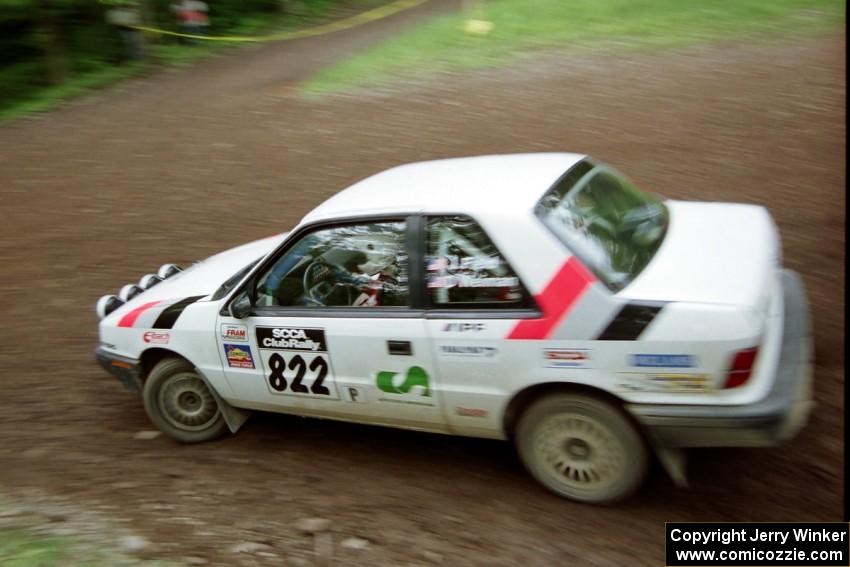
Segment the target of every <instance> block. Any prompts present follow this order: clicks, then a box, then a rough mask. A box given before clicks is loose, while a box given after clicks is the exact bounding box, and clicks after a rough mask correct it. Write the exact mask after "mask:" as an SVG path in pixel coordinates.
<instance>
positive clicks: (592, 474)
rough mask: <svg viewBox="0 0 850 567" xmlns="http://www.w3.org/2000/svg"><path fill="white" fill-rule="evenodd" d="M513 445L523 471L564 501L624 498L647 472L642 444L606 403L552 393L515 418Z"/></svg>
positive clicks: (590, 501) (582, 396) (632, 429)
mask: <svg viewBox="0 0 850 567" xmlns="http://www.w3.org/2000/svg"><path fill="white" fill-rule="evenodd" d="M516 444H517V450H518V451H519V454H520V458H521V459H522V461H523V462H524V463H525V466H526V468H527V469H528V470H529V472H531V474H532V475H533V476H534V477H535V478H536V479H537V480H538V481H539V482H540V483H541V484H543V486H545V487H546V488H548V489H549V490H551V491H552V492H554V493H555V494H558V495H560V496H564V497H566V498H570V499H573V500H578V501H580V502H588V503H609V502H615V501H617V500H622V499H623V498H625V497H627V496H629V495H630V494H631V493H632V492H634V491H635V490H636V489H637V488H638V487H639V486H640V485H641V483H642V482H643V479H644V478H645V476H646V471H647V467H648V462H649V459H648V454H647V450H646V445H645V444H644V442H643V439H642V438H641V436H640V434H639V433H638V432H637V430H636V429H635V427H634V426H633V425H632V424H631V422H629V420H628V419H627V418H626V416H625V415H623V413H622V412H621V411H620V410H619V409H618V408H616V407H614V406H613V405H611V404H609V403H608V402H606V401H604V400H601V399H597V398H595V397H592V396H585V395H579V394H553V395H549V396H545V397H543V398H541V399H539V400H538V401H536V402H534V403H532V404H531V406H529V407H528V409H527V410H526V411H525V412H524V413H523V415H522V416H521V418H520V421H519V424H518V426H517V431H516Z"/></svg>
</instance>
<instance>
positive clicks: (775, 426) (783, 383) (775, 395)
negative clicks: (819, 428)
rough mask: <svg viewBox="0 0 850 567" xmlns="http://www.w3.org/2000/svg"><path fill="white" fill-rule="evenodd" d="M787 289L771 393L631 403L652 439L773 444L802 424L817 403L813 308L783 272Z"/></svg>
mask: <svg viewBox="0 0 850 567" xmlns="http://www.w3.org/2000/svg"><path fill="white" fill-rule="evenodd" d="M782 291H783V299H784V320H783V325H782V347H781V353H780V355H779V364H778V365H777V367H776V374H775V376H774V379H773V387H772V388H771V390H770V392H769V393H768V394H767V395H766V396H765V397H764V398H762V399H761V400H760V401H758V402H755V403H752V404H748V405H742V406H694V405H690V406H686V405H681V406H680V405H649V404H630V405H627V406H626V407H627V409H628V410H629V411H630V412H631V413H632V415H633V416H634V417H635V419H637V421H638V422H639V423H640V424H641V425H643V426H644V428H645V429H646V430H647V432H648V433H649V434H650V436H651V437H652V439H653V441H656V442H658V443H660V444H662V445H663V446H665V447H682V448H684V447H754V446H772V445H778V444H779V443H781V442H783V441H785V440H787V439H790V438H791V437H793V436H794V435H795V434H796V433H797V432H798V431H799V430H800V429H802V427H803V425H805V423H806V420H807V419H808V415H809V412H810V411H811V407H812V405H813V403H812V354H813V352H812V338H811V326H810V321H809V308H808V304H807V302H806V293H805V289H804V288H803V283H802V281H801V279H800V276H798V275H797V274H796V273H794V272H792V271H790V270H784V271H783V272H782Z"/></svg>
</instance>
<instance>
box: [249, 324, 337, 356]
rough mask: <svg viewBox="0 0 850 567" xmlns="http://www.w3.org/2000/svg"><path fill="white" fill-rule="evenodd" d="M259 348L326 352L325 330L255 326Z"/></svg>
mask: <svg viewBox="0 0 850 567" xmlns="http://www.w3.org/2000/svg"><path fill="white" fill-rule="evenodd" d="M257 344H258V345H259V346H260V348H261V349H275V350H296V351H307V352H320V351H321V352H326V351H327V348H326V346H325V332H324V331H323V330H321V329H304V328H299V327H257Z"/></svg>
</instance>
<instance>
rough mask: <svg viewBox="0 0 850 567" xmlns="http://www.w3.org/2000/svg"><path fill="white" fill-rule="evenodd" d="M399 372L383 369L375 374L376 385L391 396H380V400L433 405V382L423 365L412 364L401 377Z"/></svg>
mask: <svg viewBox="0 0 850 567" xmlns="http://www.w3.org/2000/svg"><path fill="white" fill-rule="evenodd" d="M399 376H400V373H399V372H389V371H382V372H378V373H377V374H376V375H375V385H376V386H378V389H379V390H381V391H382V392H384V393H385V394H390V396H389V397H386V396H382V397H380V398H378V401H379V402H394V403H399V404H412V405H418V406H433V405H435V404H434V401H433V398H432V397H431V383H430V379H429V377H428V373H427V372H425V369H424V368H422V367H421V366H412V367H410V368H408V369H407V373H406V374H405V375H404V376H403V377H402V378H401V379H399V378H398V377H399Z"/></svg>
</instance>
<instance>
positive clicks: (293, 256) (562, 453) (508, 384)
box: [96, 153, 812, 502]
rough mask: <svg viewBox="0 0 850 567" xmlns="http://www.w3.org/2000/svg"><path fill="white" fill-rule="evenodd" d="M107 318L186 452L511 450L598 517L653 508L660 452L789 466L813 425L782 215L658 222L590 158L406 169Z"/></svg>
mask: <svg viewBox="0 0 850 567" xmlns="http://www.w3.org/2000/svg"><path fill="white" fill-rule="evenodd" d="M97 312H98V314H99V316H100V317H101V321H100V346H99V347H98V349H97V352H96V356H97V360H98V361H99V362H100V364H101V365H102V366H103V368H105V369H106V370H107V371H109V372H110V373H112V374H114V375H116V376H117V377H118V378H119V379H120V380H121V381H122V382H123V383H124V385H125V386H127V387H128V388H130V389H133V390H138V391H141V392H142V394H143V398H144V405H145V409H146V410H147V413H148V415H149V416H150V419H151V420H152V421H153V423H155V424H156V425H157V426H158V427H159V428H160V429H161V430H162V431H163V432H165V433H167V434H168V435H170V436H171V437H173V438H175V439H177V440H179V441H183V442H198V441H206V440H209V439H213V438H216V437H218V436H220V435H222V434H224V433H226V432H227V431H228V430H230V431H231V432H235V431H236V430H237V429H238V428H239V427H240V426H241V425H242V423H244V421H245V419H247V417H248V415H249V414H250V412H251V410H263V411H272V412H283V413H291V414H297V415H303V416H317V417H323V418H332V419H340V420H346V421H355V422H362V423H370V424H380V425H389V426H395V427H404V428H409V429H417V430H423V431H433V432H441V433H449V434H455V435H468V436H475V437H488V438H497V439H511V440H513V441H514V442H515V443H516V446H517V449H518V452H519V455H520V457H521V459H522V460H523V462H524V463H525V465H526V466H527V468H528V470H529V471H530V472H531V474H532V475H534V477H536V478H537V479H538V480H539V481H540V482H541V483H542V484H543V485H544V486H546V487H547V488H549V489H550V490H552V491H553V492H555V493H557V494H560V495H562V496H566V497H569V498H573V499H576V500H580V501H585V502H609V501H613V500H617V499H620V498H623V497H625V496H626V495H627V494H629V493H630V492H631V491H633V490H634V489H636V488H637V487H638V486H639V485H640V483H641V481H642V480H643V478H644V476H645V473H646V470H647V465H648V461H649V450H650V449H652V450H654V451H655V453H656V454H657V455H658V456H659V457H660V460H661V462H662V464H663V465H664V466H665V468H666V469H667V470H668V471H669V472H670V473H671V475H672V476H673V478H674V480H676V481H677V482H679V483H683V482H684V474H683V470H684V469H683V460H682V449H683V448H687V447H708V446H767V445H774V444H777V443H779V442H781V441H783V440H785V439H788V438H789V437H791V436H792V435H793V434H795V433H796V432H797V431H798V430H799V428H800V427H802V425H803V424H804V422H805V420H806V418H807V416H808V412H809V408H810V406H811V402H810V398H811V380H812V378H811V368H812V366H811V353H812V345H811V338H810V328H809V315H808V307H807V305H806V298H805V292H804V290H803V286H802V284H801V281H800V278H799V277H798V276H797V275H796V274H795V273H793V272H790V271H788V270H784V269H783V268H782V265H781V251H780V243H779V237H778V234H777V229H776V226H775V225H774V223H773V221H772V220H771V217H770V216H769V214H768V212H767V211H766V210H765V209H764V208H762V207H758V206H752V205H739V204H713V203H693V202H681V201H666V202H660V201H658V200H656V199H655V198H653V197H651V196H649V195H646V194H644V193H642V192H640V191H638V190H637V189H635V188H634V187H633V186H632V185H631V184H630V183H629V182H628V181H627V180H626V179H624V178H623V177H622V176H621V175H620V174H618V173H617V172H616V171H614V170H612V169H611V168H609V167H607V166H605V165H603V164H600V163H598V162H596V161H593V160H592V159H589V158H588V157H586V156H582V155H576V154H567V153H552V154H525V155H507V156H484V157H473V158H460V159H449V160H441V161H432V162H425V163H416V164H410V165H404V166H400V167H396V168H393V169H390V170H388V171H385V172H383V173H379V174H377V175H375V176H373V177H370V178H368V179H366V180H364V181H361V182H359V183H357V184H355V185H353V186H352V187H350V188H348V189H346V190H344V191H342V192H340V193H338V194H337V195H335V196H334V197H332V198H331V199H329V200H328V201H326V202H325V203H324V204H322V205H321V206H319V207H318V208H316V209H315V210H313V211H312V212H311V213H309V214H308V215H307V216H306V217H304V219H303V220H302V221H301V223H300V224H299V225H298V226H296V227H295V228H294V229H293V230H292V231H291V232H288V233H286V234H281V235H278V236H274V237H271V238H266V239H263V240H258V241H256V242H252V243H250V244H245V245H243V246H240V247H237V248H234V249H232V250H228V251H226V252H222V253H220V254H217V255H215V256H212V257H211V258H208V259H206V260H204V261H201V262H199V263H197V264H195V265H193V266H191V267H189V268H188V269H186V270H180V268H178V267H177V266H174V265H172V264H167V265H165V266H163V267H162V268H161V269H160V271H159V273H158V274H148V275H147V276H144V277H143V278H142V279H141V281H140V282H139V284H138V285H135V284H128V285H126V286H124V287H123V288H122V289H121V291H120V292H119V293H118V295H117V296H116V295H107V296H104V297H102V298H101V299H100V300H99V301H98V303H97Z"/></svg>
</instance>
